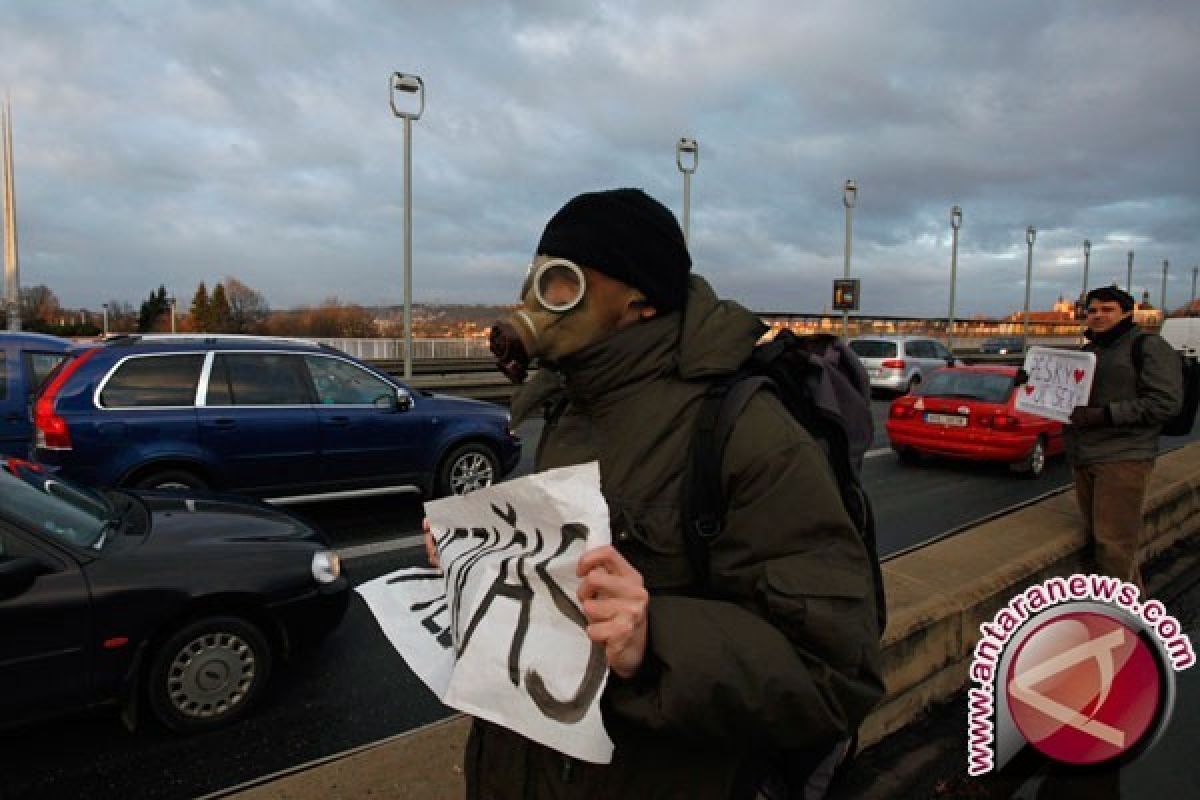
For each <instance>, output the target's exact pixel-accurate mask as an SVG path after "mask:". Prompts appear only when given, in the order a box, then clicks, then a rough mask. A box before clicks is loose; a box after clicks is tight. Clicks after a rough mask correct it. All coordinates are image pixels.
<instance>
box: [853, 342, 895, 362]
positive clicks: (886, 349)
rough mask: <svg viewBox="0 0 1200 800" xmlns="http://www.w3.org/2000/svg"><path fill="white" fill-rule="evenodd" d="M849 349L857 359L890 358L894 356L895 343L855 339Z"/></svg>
mask: <svg viewBox="0 0 1200 800" xmlns="http://www.w3.org/2000/svg"><path fill="white" fill-rule="evenodd" d="M850 349H851V350H853V351H854V354H855V355H856V356H858V357H859V358H892V357H894V356H895V355H896V343H895V342H889V341H885V340H883V339H855V340H854V341H852V342H850Z"/></svg>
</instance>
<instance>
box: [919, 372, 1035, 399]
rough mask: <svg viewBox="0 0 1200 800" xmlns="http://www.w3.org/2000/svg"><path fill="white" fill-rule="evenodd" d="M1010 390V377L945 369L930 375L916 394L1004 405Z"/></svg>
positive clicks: (993, 373) (1011, 382)
mask: <svg viewBox="0 0 1200 800" xmlns="http://www.w3.org/2000/svg"><path fill="white" fill-rule="evenodd" d="M1012 388H1013V379H1012V376H1011V375H1004V374H1003V373H999V372H960V371H958V370H951V369H946V370H939V371H938V372H935V373H933V374H932V375H930V376H929V377H928V378H927V379H926V380H925V383H923V384H921V388H920V390H919V391H918V392H917V393H918V394H920V395H923V396H925V397H962V398H964V399H969V400H982V401H983V402H985V403H1005V402H1008V395H1009V392H1011V391H1012Z"/></svg>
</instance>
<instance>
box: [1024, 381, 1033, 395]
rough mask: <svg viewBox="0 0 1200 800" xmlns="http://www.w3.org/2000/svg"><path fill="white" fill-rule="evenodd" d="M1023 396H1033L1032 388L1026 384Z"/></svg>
mask: <svg viewBox="0 0 1200 800" xmlns="http://www.w3.org/2000/svg"><path fill="white" fill-rule="evenodd" d="M1025 394H1033V387H1032V386H1030V385H1029V384H1028V383H1027V384H1025Z"/></svg>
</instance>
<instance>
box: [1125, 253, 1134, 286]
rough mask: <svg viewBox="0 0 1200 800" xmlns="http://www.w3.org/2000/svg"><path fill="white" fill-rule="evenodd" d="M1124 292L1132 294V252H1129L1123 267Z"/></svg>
mask: <svg viewBox="0 0 1200 800" xmlns="http://www.w3.org/2000/svg"><path fill="white" fill-rule="evenodd" d="M1125 291H1127V292H1129V293H1130V294H1133V251H1132V250H1130V251H1129V255H1128V256H1127V260H1126V267H1125Z"/></svg>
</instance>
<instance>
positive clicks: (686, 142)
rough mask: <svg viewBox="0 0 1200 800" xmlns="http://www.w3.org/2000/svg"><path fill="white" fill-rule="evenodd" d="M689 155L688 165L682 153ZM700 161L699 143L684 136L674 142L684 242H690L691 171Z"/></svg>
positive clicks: (693, 170)
mask: <svg viewBox="0 0 1200 800" xmlns="http://www.w3.org/2000/svg"><path fill="white" fill-rule="evenodd" d="M684 153H687V154H689V155H691V157H692V161H691V164H690V165H685V164H684V163H683V154H684ZM699 163H700V145H699V144H697V142H696V140H695V139H689V138H688V137H686V136H684V137H681V138H680V139H679V141H678V142H676V143H675V165H676V166H677V167H679V171H680V172H682V173H683V241H684V243H685V244H688V243H690V242H691V225H692V173H694V172H695V171H696V165H697V164H699Z"/></svg>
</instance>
